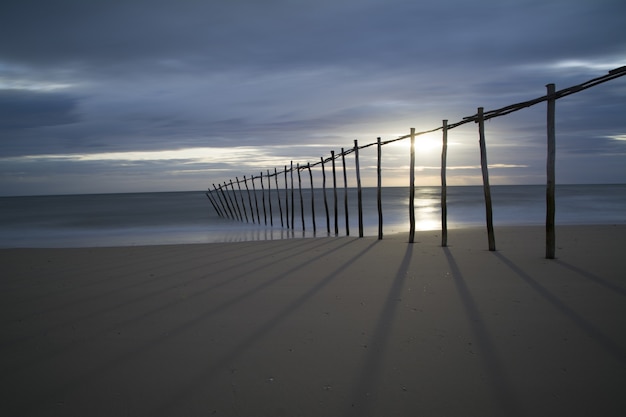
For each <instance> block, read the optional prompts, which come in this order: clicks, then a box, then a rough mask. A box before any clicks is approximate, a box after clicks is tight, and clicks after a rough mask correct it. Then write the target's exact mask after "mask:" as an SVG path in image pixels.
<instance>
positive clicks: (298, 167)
mask: <svg viewBox="0 0 626 417" xmlns="http://www.w3.org/2000/svg"><path fill="white" fill-rule="evenodd" d="M296 170H297V171H298V193H299V194H300V218H301V219H302V232H304V231H305V230H306V229H305V227H304V200H303V199H302V177H301V176H300V164H299V163H298V164H297V165H296Z"/></svg>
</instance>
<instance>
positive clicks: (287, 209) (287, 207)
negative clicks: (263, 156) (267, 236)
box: [285, 165, 289, 229]
mask: <svg viewBox="0 0 626 417" xmlns="http://www.w3.org/2000/svg"><path fill="white" fill-rule="evenodd" d="M285 220H286V221H287V229H289V185H288V183H287V165H285Z"/></svg>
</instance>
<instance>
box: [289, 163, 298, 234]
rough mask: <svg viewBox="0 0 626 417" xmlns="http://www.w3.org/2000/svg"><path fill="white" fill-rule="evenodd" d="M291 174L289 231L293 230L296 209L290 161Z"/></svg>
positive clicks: (291, 171)
mask: <svg viewBox="0 0 626 417" xmlns="http://www.w3.org/2000/svg"><path fill="white" fill-rule="evenodd" d="M289 171H290V173H291V229H292V230H295V228H296V225H295V224H294V218H295V211H296V208H295V206H294V204H293V161H291V168H290V169H289Z"/></svg>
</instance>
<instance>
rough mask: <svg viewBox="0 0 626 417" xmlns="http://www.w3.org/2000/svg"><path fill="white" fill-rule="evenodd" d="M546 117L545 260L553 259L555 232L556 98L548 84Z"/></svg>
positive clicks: (553, 86)
mask: <svg viewBox="0 0 626 417" xmlns="http://www.w3.org/2000/svg"><path fill="white" fill-rule="evenodd" d="M546 87H547V90H548V102H547V103H548V116H547V131H548V132H547V133H548V160H547V166H546V168H547V186H546V259H554V257H555V231H554V215H555V212H556V204H555V198H554V189H555V182H556V181H555V174H554V171H555V169H554V166H555V159H556V158H555V156H556V129H555V123H554V119H555V110H556V98H555V97H554V92H555V85H554V84H548V85H547V86H546Z"/></svg>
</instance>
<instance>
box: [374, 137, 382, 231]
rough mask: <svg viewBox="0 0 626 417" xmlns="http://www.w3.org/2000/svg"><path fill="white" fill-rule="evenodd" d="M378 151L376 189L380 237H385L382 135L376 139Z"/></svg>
mask: <svg viewBox="0 0 626 417" xmlns="http://www.w3.org/2000/svg"><path fill="white" fill-rule="evenodd" d="M376 144H377V151H378V162H377V166H376V174H377V177H378V182H377V191H376V200H377V206H378V239H379V240H380V239H382V238H383V202H382V190H381V187H382V182H383V181H382V173H381V171H382V168H381V167H382V165H381V161H380V160H381V155H382V143H381V142H380V137H379V138H378V139H377V141H376Z"/></svg>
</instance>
